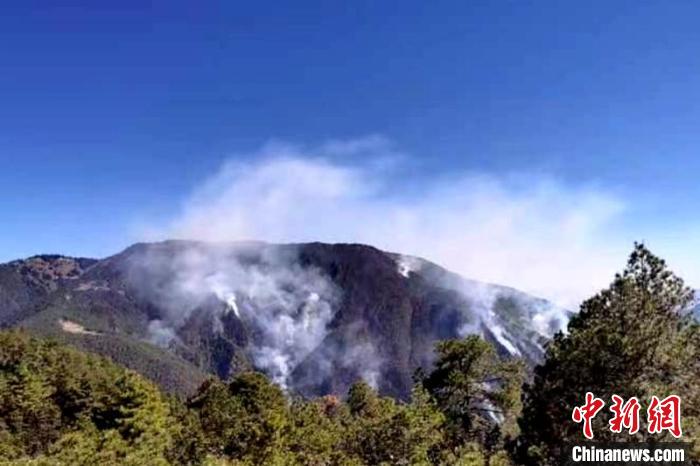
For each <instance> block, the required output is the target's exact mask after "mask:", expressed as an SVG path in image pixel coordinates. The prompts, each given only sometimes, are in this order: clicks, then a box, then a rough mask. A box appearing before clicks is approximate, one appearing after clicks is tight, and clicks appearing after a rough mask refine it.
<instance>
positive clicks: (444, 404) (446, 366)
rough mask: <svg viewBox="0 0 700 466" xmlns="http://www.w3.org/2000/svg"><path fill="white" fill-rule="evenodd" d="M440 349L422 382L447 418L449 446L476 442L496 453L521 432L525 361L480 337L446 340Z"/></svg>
mask: <svg viewBox="0 0 700 466" xmlns="http://www.w3.org/2000/svg"><path fill="white" fill-rule="evenodd" d="M436 352H437V361H436V363H435V369H434V370H433V372H432V373H430V374H429V375H428V376H427V377H424V378H423V379H422V384H423V386H424V387H425V389H426V390H427V391H428V393H430V394H431V395H432V397H433V398H434V399H435V401H436V402H437V405H438V407H439V408H440V410H441V411H442V412H443V413H444V414H445V416H446V418H447V426H446V429H445V432H446V436H447V437H446V444H447V447H449V448H450V449H451V450H457V449H459V448H461V447H462V446H463V445H465V444H466V443H475V444H478V445H481V446H482V447H483V448H484V452H485V454H486V455H487V456H490V455H491V454H493V453H494V452H495V451H497V450H498V449H500V448H502V447H503V444H504V442H505V441H506V440H507V439H509V438H511V437H512V436H514V435H515V434H516V433H517V428H516V423H515V420H516V418H517V415H518V414H519V410H520V386H521V384H522V377H523V372H524V368H523V366H522V364H521V363H520V362H519V361H517V360H510V361H504V360H501V359H500V358H499V357H498V355H497V354H496V352H495V350H494V348H493V346H491V345H490V344H488V343H487V342H485V341H484V340H482V339H481V338H479V337H478V336H468V337H466V338H464V339H462V340H447V341H443V342H440V343H438V344H437V348H436ZM458 456H459V455H458Z"/></svg>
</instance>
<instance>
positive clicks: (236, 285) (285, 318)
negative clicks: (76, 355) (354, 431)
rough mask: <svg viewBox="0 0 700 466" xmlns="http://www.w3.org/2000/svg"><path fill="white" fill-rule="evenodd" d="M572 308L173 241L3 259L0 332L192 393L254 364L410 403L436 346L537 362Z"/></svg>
mask: <svg viewBox="0 0 700 466" xmlns="http://www.w3.org/2000/svg"><path fill="white" fill-rule="evenodd" d="M569 315H570V313H569V312H567V311H565V310H563V309H560V308H558V307H556V306H554V305H552V304H551V303H549V302H547V301H545V300H543V299H539V298H535V297H532V296H529V295H527V294H525V293H522V292H520V291H517V290H514V289H511V288H507V287H503V286H498V285H491V284H485V283H480V282H477V281H473V280H468V279H465V278H463V277H460V276H459V275H457V274H454V273H451V272H449V271H447V270H445V269H443V268H441V267H439V266H438V265H436V264H433V263H431V262H429V261H426V260H424V259H420V258H417V257H411V256H403V255H399V254H393V253H388V252H384V251H381V250H379V249H376V248H374V247H371V246H365V245H359V244H323V243H306V244H283V245H278V244H266V243H258V242H245V243H202V242H191V241H165V242H160V243H148V244H147V243H140V244H136V245H134V246H131V247H129V248H127V249H126V250H124V251H122V252H121V253H119V254H116V255H114V256H111V257H109V258H106V259H103V260H94V259H81V258H70V257H63V256H36V257H33V258H30V259H26V260H21V261H14V262H10V263H7V264H3V265H0V326H2V327H10V326H14V327H23V328H25V329H27V330H28V331H30V332H33V333H36V334H39V335H44V336H51V337H54V338H56V339H59V340H62V341H66V342H68V343H71V344H73V345H75V346H78V347H80V348H83V349H86V350H89V351H93V352H97V353H100V354H104V355H107V356H109V357H111V358H112V359H113V360H115V361H116V362H119V363H121V364H123V365H125V366H127V367H130V368H133V369H135V370H137V371H139V372H141V373H143V374H144V375H146V376H148V377H149V378H151V379H153V380H155V381H156V382H158V383H159V384H160V385H161V386H163V387H164V388H166V389H167V390H169V391H171V392H176V393H181V394H187V393H191V392H192V391H193V390H194V389H195V388H196V387H197V386H198V385H199V384H200V383H201V382H202V381H203V380H204V379H205V378H206V377H207V374H216V375H218V376H220V377H222V378H227V377H229V376H230V375H231V374H233V373H235V372H236V371H239V370H240V369H242V368H251V367H252V368H256V369H259V370H262V371H264V372H266V373H267V374H268V375H269V376H270V377H271V378H273V380H275V381H276V382H277V383H279V384H280V385H282V386H283V387H285V388H287V389H288V390H290V391H293V392H298V393H301V394H304V395H320V394H328V393H341V394H342V393H345V391H346V390H347V388H348V386H349V385H350V384H351V383H353V382H354V381H356V380H357V379H358V378H364V379H365V380H367V381H368V382H369V383H371V384H373V385H375V386H377V387H378V388H379V390H380V391H381V392H382V393H385V394H389V395H392V396H396V397H406V396H407V394H408V392H409V390H410V386H411V382H412V375H413V373H414V371H415V370H416V369H417V368H419V367H422V368H424V369H427V368H428V367H430V365H431V363H432V357H433V353H432V348H433V345H434V343H435V342H436V341H437V340H441V339H446V338H457V337H460V336H463V335H465V334H469V333H477V334H480V335H483V336H484V338H486V339H487V340H489V341H491V342H492V343H493V344H494V345H495V346H496V348H497V349H498V351H499V353H500V354H501V355H502V356H503V357H511V356H522V357H523V358H525V359H526V360H527V361H529V362H531V363H534V362H536V361H538V360H539V358H540V357H541V356H542V345H543V344H544V343H545V342H546V341H547V339H548V338H549V337H551V335H552V334H553V333H554V332H556V331H558V330H560V329H561V328H563V326H564V325H565V323H566V321H567V320H568V317H569Z"/></svg>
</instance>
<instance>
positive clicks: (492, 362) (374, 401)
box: [0, 332, 514, 466]
mask: <svg viewBox="0 0 700 466" xmlns="http://www.w3.org/2000/svg"><path fill="white" fill-rule="evenodd" d="M438 354H439V358H438V368H437V369H436V372H435V373H433V374H431V375H430V376H428V378H427V379H426V380H425V387H424V385H423V384H422V383H420V384H417V385H416V386H415V387H414V389H413V391H412V396H411V399H410V402H408V403H403V402H399V401H396V400H394V399H392V398H388V397H381V396H379V394H378V393H377V392H376V391H375V390H374V389H373V388H372V387H370V386H369V385H368V384H366V383H365V382H358V383H356V384H354V385H353V386H352V387H351V389H350V391H349V393H348V397H347V401H346V402H343V401H341V400H340V399H339V398H336V397H334V396H326V397H323V398H319V399H312V400H303V399H300V398H292V399H290V398H288V397H287V395H286V394H285V393H284V392H283V391H282V390H281V389H280V388H279V387H278V386H276V385H275V384H273V383H272V382H270V381H269V380H268V379H267V378H266V377H265V376H264V375H262V374H260V373H256V372H243V373H241V374H239V375H238V376H237V377H235V378H233V379H232V380H230V381H229V382H228V383H224V382H222V381H219V380H217V379H211V380H208V381H206V382H205V383H204V384H203V385H202V386H201V387H200V389H199V391H198V392H197V394H196V395H195V396H193V397H192V398H190V400H188V402H187V403H182V402H181V401H180V400H178V399H177V398H174V397H172V396H171V397H167V396H165V395H163V394H162V393H161V392H159V391H158V390H157V389H156V388H155V386H154V385H153V384H152V383H151V382H148V381H146V380H145V379H144V378H142V377H141V376H139V375H137V374H136V373H134V372H131V371H128V370H125V369H123V368H121V367H119V366H117V365H115V364H113V363H111V362H109V361H107V360H105V359H103V358H100V357H97V356H92V355H87V354H85V353H81V352H79V351H76V350H74V349H70V348H68V347H65V346H62V345H59V344H57V343H54V342H49V341H42V340H38V339H35V338H30V337H28V336H27V335H26V334H23V333H21V332H4V333H0V458H3V459H2V460H0V465H3V464H20V465H22V464H23V465H28V466H29V465H32V466H39V465H42V466H43V465H93V464H106V465H111V464H120V465H133V466H141V465H144V466H145V465H168V464H177V465H221V466H223V465H238V466H253V465H273V466H274V465H279V466H296V465H299V466H302V465H304V466H362V465H385V466H388V465H426V466H427V465H434V464H440V465H480V464H486V463H485V462H486V461H487V459H488V458H491V464H492V465H498V464H505V463H498V462H497V461H499V459H498V458H499V457H498V456H497V455H494V454H493V448H491V447H487V446H486V445H485V444H482V443H478V442H476V443H475V442H472V443H469V444H468V445H457V444H456V443H455V439H456V438H467V437H469V435H467V434H466V433H464V432H462V433H459V434H457V433H455V430H456V427H455V426H456V422H457V421H456V419H457V420H461V419H462V418H461V417H455V416H456V414H455V412H456V411H455V409H456V407H457V406H459V407H460V408H459V409H460V411H459V415H460V416H470V418H469V419H471V420H472V423H473V424H478V425H480V426H486V425H490V426H491V427H493V426H495V425H496V424H495V423H493V422H491V423H490V424H489V422H488V420H487V419H485V418H484V419H478V417H479V416H480V412H481V411H480V410H481V406H480V405H479V402H478V401H477V400H478V399H481V400H487V399H488V400H489V402H490V403H493V406H494V407H499V409H503V410H502V413H503V417H504V418H507V417H508V416H509V414H508V413H507V412H506V410H505V407H510V405H508V403H506V402H505V400H507V399H509V397H510V396H511V393H510V392H509V390H510V385H509V383H506V381H505V380H506V377H505V375H507V374H508V371H507V370H506V369H507V368H509V367H511V366H512V367H514V366H513V363H512V362H509V363H500V362H498V358H496V357H495V353H494V352H493V348H491V346H490V345H488V344H486V343H485V342H483V341H481V340H478V339H476V338H470V339H467V340H465V341H463V342H449V343H446V344H445V345H442V346H441V347H440V348H438ZM458 355H461V359H460V357H457V356H458ZM469 358H472V359H473V361H472V366H471V367H472V369H470V370H469V371H467V372H466V373H465V374H462V372H461V371H463V370H466V369H468V368H467V366H465V365H464V364H463V363H464V361H466V360H467V359H469ZM457 361H460V362H459V363H457ZM477 367H478V370H477V369H476V368H477ZM477 375H478V376H482V377H485V378H486V379H488V380H491V379H493V380H495V379H496V378H498V379H499V382H498V383H496V382H493V383H492V385H493V389H492V390H482V391H479V396H480V397H482V398H478V399H477V398H473V399H471V398H470V399H469V400H468V401H465V400H462V401H460V400H459V399H458V398H459V397H460V396H467V395H469V396H471V395H470V394H468V393H465V392H463V391H460V390H463V389H464V388H465V387H466V386H467V385H464V384H465V383H471V382H473V381H475V380H477V379H476V378H473V377H476V376H477ZM445 377H446V378H445ZM465 377H466V378H465ZM486 379H485V380H486ZM445 380H447V381H449V383H444V381H445ZM440 381H442V382H440ZM467 381H469V382H467ZM490 383H491V382H490ZM441 384H442V385H441ZM450 384H452V385H450ZM426 387H430V389H432V390H433V393H431V392H430V391H429V390H428V389H426ZM448 393H449V396H448V395H446V394H448ZM470 410H471V411H470ZM470 432H471V431H470ZM477 437H478V436H477Z"/></svg>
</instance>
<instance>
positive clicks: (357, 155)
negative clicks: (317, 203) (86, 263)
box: [0, 1, 700, 290]
mask: <svg viewBox="0 0 700 466" xmlns="http://www.w3.org/2000/svg"><path fill="white" fill-rule="evenodd" d="M98 3H99V4H98ZM3 7H4V8H3V14H2V15H1V16H0V39H1V40H2V44H3V46H2V47H1V48H0V67H1V68H0V71H1V72H0V102H1V104H0V218H1V219H2V221H1V223H0V224H1V225H2V228H0V259H2V260H8V259H11V258H15V257H18V256H26V255H30V254H34V253H43V252H62V253H66V254H76V255H86V256H104V255H107V254H110V253H113V252H115V251H116V250H118V249H119V248H121V247H123V246H125V245H127V244H128V243H129V242H131V241H134V240H135V239H139V238H140V237H143V236H147V235H145V234H142V233H141V231H142V230H144V229H145V230H149V231H158V232H160V235H161V236H163V235H166V236H167V234H168V233H171V232H172V233H176V232H180V231H192V230H191V229H190V230H188V229H187V228H185V229H184V230H177V229H175V230H173V229H170V228H171V227H172V225H174V224H178V225H182V224H183V223H184V224H186V223H187V222H188V221H187V220H186V219H185V220H182V219H183V218H186V217H187V215H188V214H187V213H184V214H183V211H187V209H188V207H187V206H188V205H191V204H192V202H191V200H192V198H193V196H194V197H197V193H199V192H200V191H201V190H202V186H203V185H206V184H207V183H208V181H207V180H211V179H212V178H215V179H216V178H217V177H218V178H221V171H222V166H224V167H225V166H227V164H231V163H247V164H249V165H248V169H249V170H256V169H261V168H260V163H263V162H265V161H269V160H271V159H276V158H278V156H279V153H277V152H274V151H273V152H272V153H271V152H270V150H268V149H269V147H270V145H269V143H270V141H278V142H279V141H283V142H284V143H283V144H282V146H284V145H285V144H292V145H293V144H296V145H298V146H295V149H293V150H291V152H290V150H286V149H285V150H284V151H282V152H283V155H284V154H286V155H289V154H290V153H291V157H292V158H293V159H295V160H298V161H303V160H306V159H309V158H311V159H313V160H316V161H318V160H319V159H323V160H328V159H331V160H332V161H333V162H332V163H334V164H338V165H339V166H343V167H346V168H347V167H348V166H351V167H354V168H352V169H351V172H352V174H354V175H356V174H357V173H356V171H357V170H360V172H363V171H364V170H367V169H368V168H367V167H368V166H372V167H374V168H373V169H372V170H377V168H376V166H378V165H381V161H386V160H389V162H387V163H388V164H389V165H392V167H393V168H392V169H390V170H385V169H379V170H380V171H381V170H384V171H382V173H383V175H381V176H380V175H377V174H376V173H375V174H373V175H371V176H370V177H371V178H373V179H375V181H377V180H379V179H381V181H377V183H378V184H382V185H383V186H384V188H383V189H380V190H378V191H376V192H373V194H372V195H371V196H370V197H371V198H372V202H373V208H374V206H376V205H379V206H381V205H382V197H383V196H388V197H390V198H392V199H393V200H392V201H391V202H393V204H392V205H393V206H394V207H396V206H397V205H398V206H399V207H400V206H401V205H403V204H402V203H401V202H400V201H397V200H396V199H397V198H401V197H402V196H403V197H405V198H411V196H414V197H416V196H417V197H420V196H424V197H431V196H435V193H436V192H438V191H440V183H444V184H446V185H449V184H450V183H451V182H452V181H453V180H454V179H455V178H458V179H460V180H462V181H460V183H462V182H463V180H464V179H473V178H470V177H474V176H484V177H487V178H489V179H490V180H491V181H492V182H493V183H495V184H496V185H498V186H499V188H498V189H496V191H498V192H501V191H502V192H507V193H509V195H511V196H515V197H516V198H517V199H519V201H523V199H524V201H523V202H525V203H526V204H527V202H526V201H527V199H532V198H533V196H535V197H537V196H536V195H534V194H532V192H530V193H529V194H527V193H525V194H523V190H522V189H521V188H522V186H521V188H517V187H513V186H511V185H512V183H511V182H512V180H513V179H519V180H520V181H519V182H518V183H520V185H522V184H528V181H527V180H533V181H532V184H533V185H534V186H543V185H546V184H547V183H551V184H553V185H556V186H557V187H556V189H554V190H553V191H552V192H553V193H558V194H557V195H561V196H562V197H564V198H567V196H572V199H573V200H572V203H574V204H576V202H578V201H577V199H578V200H580V199H581V196H584V197H585V196H587V195H588V194H582V193H590V192H592V191H595V193H597V194H596V195H600V197H602V198H605V199H607V200H608V201H609V202H607V201H606V203H605V205H606V206H610V205H616V203H619V204H620V205H623V206H624V209H622V210H623V212H622V213H619V214H609V213H608V211H607V210H606V208H603V207H601V209H602V210H603V211H605V212H606V213H605V214H604V215H603V216H604V217H605V218H604V219H598V220H596V221H600V222H604V223H605V222H607V223H605V227H604V228H603V230H604V231H603V232H599V233H595V234H592V235H593V236H592V238H593V239H594V240H593V239H591V240H590V241H588V240H586V241H584V242H586V244H588V243H595V244H599V243H605V242H606V241H607V240H608V239H609V241H610V242H611V243H613V242H615V244H618V243H619V244H625V245H630V244H631V243H630V241H632V240H633V239H645V240H648V241H650V242H651V243H652V246H655V245H656V246H657V249H658V250H660V252H662V253H663V254H664V255H666V256H667V257H669V259H670V260H671V261H672V263H674V261H675V263H678V264H681V263H683V264H685V265H683V264H681V265H683V266H682V267H681V268H682V269H683V270H684V271H686V272H687V271H689V270H690V269H691V268H692V265H693V264H697V263H698V261H700V251H699V250H698V249H700V244H698V240H697V239H695V238H697V235H696V233H697V232H699V231H700V228H698V225H699V224H700V220H698V219H697V215H696V214H697V212H698V207H697V200H698V199H700V182H699V179H700V157H699V156H698V149H700V131H698V127H700V105H698V102H699V101H700V60H698V56H700V55H699V54H698V50H699V49H700V28H698V27H697V19H698V18H699V17H700V4H699V3H698V2H693V1H673V2H668V1H648V2H647V1H645V2H640V1H613V2H610V1H605V2H603V1H591V2H559V1H537V2H535V1H532V2H529V1H517V2H516V1H484V2H476V1H474V2H457V1H455V2H441V1H437V2H412V1H405V2H369V1H368V2H325V1H324V2H253V3H250V2H249V4H247V5H246V4H244V3H243V2H206V1H202V2H153V3H150V4H148V5H147V2H140V1H139V2H129V1H120V2H9V3H5V4H4V5H3ZM373 138H374V139H373ZM368 139H369V140H372V141H374V142H375V143H376V141H381V143H380V144H379V146H381V148H378V145H377V144H375V143H373V145H372V149H371V150H355V149H353V150H337V147H336V148H335V149H334V150H327V143H328V141H344V143H346V144H347V143H348V142H349V141H355V142H356V141H366V140H368ZM324 144H326V146H324ZM324 147H325V148H324ZM265 148H268V149H265ZM377 161H379V162H377ZM250 164H253V165H250ZM256 164H257V165H256ZM397 165H400V169H397V168H396V167H397ZM358 167H360V168H358ZM353 170H355V171H353ZM224 171H225V170H224ZM373 173H374V172H373ZM382 176H383V177H382ZM465 177H467V178H465ZM224 178H226V177H225V176H224ZM351 178H352V176H351ZM360 178H361V177H360ZM353 179H354V178H353ZM436 180H441V181H439V182H436ZM494 180H495V181H494ZM523 180H525V181H523ZM543 180H544V181H543ZM229 182H231V183H237V182H240V180H229ZM357 182H358V183H362V181H357ZM518 183H516V184H518ZM256 186H257V185H256ZM421 186H429V187H430V188H429V191H430V192H429V193H427V194H426V193H422V192H421V188H420V187H421ZM456 186H460V184H459V183H457V184H456ZM236 189H238V188H236ZM241 189H242V188H241ZM246 189H248V188H246ZM261 189H263V188H261ZM358 189H360V188H358ZM234 191H235V190H234ZM525 191H527V190H525ZM572 193H573V194H572ZM553 195H554V194H553ZM251 196H252V194H251ZM353 196H354V195H353ZM353 196H350V197H353ZM518 196H519V197H518ZM331 197H332V196H331ZM538 199H539V198H538ZM538 202H539V201H538ZM545 204H546V202H545ZM439 205H440V203H439V202H437V201H436V206H439ZM499 205H502V204H499ZM518 205H521V204H518ZM527 205H530V204H527ZM586 205H588V204H586ZM183 206H184V207H183ZM397 208H398V207H397ZM309 209H311V207H309ZM436 209H437V207H436ZM547 209H548V207H543V209H542V212H548V210H547ZM557 209H559V207H557ZM399 210H400V209H399ZM612 210H615V209H612ZM558 211H559V210H557V212H558ZM457 212H458V213H460V212H462V213H463V211H462V210H460V209H457ZM540 213H541V212H540V211H538V215H539V214H540ZM538 215H534V217H537V216H538ZM183 216H184V217H183ZM542 217H543V218H546V217H547V215H542ZM347 221H350V220H349V219H348V220H347ZM143 225H148V228H142V227H143ZM154 225H155V226H154ZM532 228H533V229H534V230H535V231H539V230H538V229H539V228H544V226H543V225H537V226H532ZM228 231H229V230H228V229H226V228H225V229H224V231H223V232H221V233H226V232H228ZM236 231H237V230H236ZM246 231H252V232H254V233H255V232H260V231H262V232H263V233H264V232H265V231H266V230H264V229H262V230H261V229H260V228H248V229H247V230H246ZM295 231H296V230H295ZM268 233H269V232H268ZM214 236H217V237H220V236H222V235H214ZM232 236H235V235H233V234H232ZM270 236H273V237H275V239H280V238H278V237H277V236H279V235H270ZM299 236H301V237H303V238H312V237H315V236H319V237H320V238H319V239H326V237H324V235H323V234H321V232H320V231H319V234H318V235H315V230H314V228H313V226H311V227H309V229H308V230H307V231H305V232H304V234H303V235H299V234H298V232H297V234H296V236H295V235H292V239H295V238H298V237H299ZM338 236H339V235H337V234H335V233H334V234H329V235H328V238H330V239H340V240H354V239H355V238H343V237H342V236H341V237H338ZM281 239H284V238H281ZM360 239H367V240H372V239H373V238H372V237H369V238H365V237H361V238H360ZM378 242H380V243H381V242H382V241H381V240H380V241H378ZM388 246H389V247H390V246H391V245H388ZM469 246H470V247H473V245H472V244H470V245H469ZM503 247H505V248H507V247H508V246H507V245H504V246H503ZM408 249H411V251H406V252H412V250H414V249H419V250H421V251H422V249H421V248H412V247H409V248H408ZM584 249H585V248H584ZM533 251H534V250H533ZM586 251H587V250H586ZM438 256H439V254H438ZM695 259H698V260H695ZM622 260H623V259H622V258H620V259H618V261H617V263H618V264H620V263H621V262H622ZM688 264H690V265H688ZM515 266H517V264H515ZM606 270H607V269H606ZM467 271H468V272H471V270H467ZM691 272H692V271H691ZM486 278H489V279H492V278H495V279H498V278H499V275H495V276H494V277H491V276H488V274H487V276H486ZM506 281H510V282H514V284H516V285H517V284H518V280H517V277H516V278H513V277H511V278H510V279H508V280H506ZM532 288H533V289H538V290H539V288H541V287H538V286H534V287H532Z"/></svg>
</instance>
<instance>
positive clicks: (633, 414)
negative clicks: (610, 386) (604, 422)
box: [608, 395, 641, 435]
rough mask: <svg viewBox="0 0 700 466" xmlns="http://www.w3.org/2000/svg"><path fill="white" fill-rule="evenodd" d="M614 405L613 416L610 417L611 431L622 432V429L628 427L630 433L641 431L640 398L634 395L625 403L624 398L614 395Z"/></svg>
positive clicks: (611, 409)
mask: <svg viewBox="0 0 700 466" xmlns="http://www.w3.org/2000/svg"><path fill="white" fill-rule="evenodd" d="M612 400H613V405H612V406H611V407H610V411H612V412H613V415H614V416H613V418H612V419H610V422H609V423H608V424H610V431H611V432H615V433H618V434H619V433H620V432H622V429H623V428H625V429H628V430H629V433H630V435H633V434H636V433H637V432H639V408H641V405H640V404H639V400H638V399H637V398H636V397H632V398H630V399H629V400H627V403H624V400H623V399H622V398H621V397H619V396H617V395H613V396H612Z"/></svg>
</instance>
